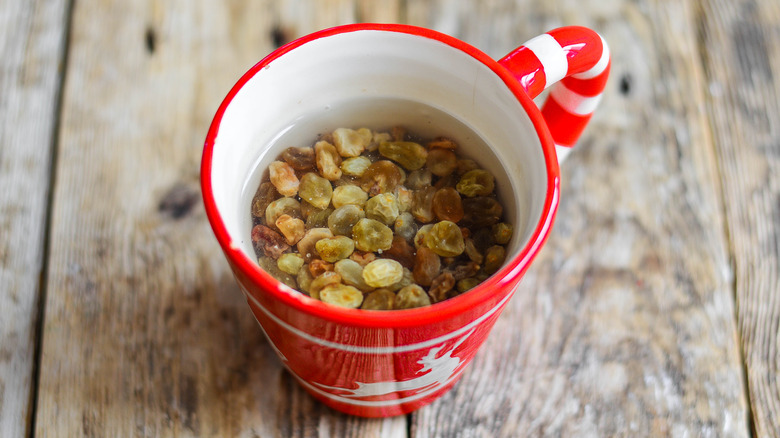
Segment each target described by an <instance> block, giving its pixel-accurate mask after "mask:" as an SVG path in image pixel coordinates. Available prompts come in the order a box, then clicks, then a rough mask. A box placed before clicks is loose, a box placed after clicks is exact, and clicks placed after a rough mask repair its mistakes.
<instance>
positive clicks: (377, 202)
mask: <svg viewBox="0 0 780 438" xmlns="http://www.w3.org/2000/svg"><path fill="white" fill-rule="evenodd" d="M365 209H366V217H367V218H369V219H374V220H377V221H379V222H382V223H383V224H385V225H392V224H393V223H394V222H395V218H397V217H398V201H397V200H396V198H395V195H394V194H392V193H382V194H379V195H376V196H374V197H373V198H371V199H369V200H368V201H367V202H366V206H365Z"/></svg>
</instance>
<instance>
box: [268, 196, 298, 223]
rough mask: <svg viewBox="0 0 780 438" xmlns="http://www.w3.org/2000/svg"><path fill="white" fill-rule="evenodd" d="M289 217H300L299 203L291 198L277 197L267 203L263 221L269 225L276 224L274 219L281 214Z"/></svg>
mask: <svg viewBox="0 0 780 438" xmlns="http://www.w3.org/2000/svg"><path fill="white" fill-rule="evenodd" d="M285 214H286V215H288V216H290V217H295V218H300V217H301V204H300V202H298V201H296V200H295V199H293V198H279V199H277V200H276V201H273V202H271V203H270V204H268V207H267V208H266V209H265V223H266V224H267V225H268V226H269V227H270V226H274V227H275V226H276V220H277V219H279V217H280V216H282V215H285Z"/></svg>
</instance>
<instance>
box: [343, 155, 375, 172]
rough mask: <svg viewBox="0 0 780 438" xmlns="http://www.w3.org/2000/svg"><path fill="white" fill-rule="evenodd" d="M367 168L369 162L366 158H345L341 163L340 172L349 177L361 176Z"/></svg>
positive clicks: (369, 164)
mask: <svg viewBox="0 0 780 438" xmlns="http://www.w3.org/2000/svg"><path fill="white" fill-rule="evenodd" d="M369 166H371V160H369V159H368V158H366V157H362V156H361V157H352V158H347V159H346V160H344V161H342V162H341V172H342V173H343V174H344V175H349V176H363V173H364V172H365V171H366V169H368V168H369Z"/></svg>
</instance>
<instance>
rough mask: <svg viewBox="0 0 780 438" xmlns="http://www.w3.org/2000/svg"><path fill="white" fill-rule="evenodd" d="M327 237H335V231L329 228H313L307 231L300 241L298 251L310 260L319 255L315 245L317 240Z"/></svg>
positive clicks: (305, 258)
mask: <svg viewBox="0 0 780 438" xmlns="http://www.w3.org/2000/svg"><path fill="white" fill-rule="evenodd" d="M325 237H333V233H332V232H331V231H330V230H329V229H327V228H312V229H311V230H308V231H306V234H304V235H303V238H302V239H301V240H299V241H298V245H297V248H298V253H299V254H300V255H302V256H303V259H304V260H306V261H307V262H310V261H311V260H312V258H314V257H315V256H316V255H317V250H316V247H315V245H316V244H317V241H318V240H320V239H322V238H325Z"/></svg>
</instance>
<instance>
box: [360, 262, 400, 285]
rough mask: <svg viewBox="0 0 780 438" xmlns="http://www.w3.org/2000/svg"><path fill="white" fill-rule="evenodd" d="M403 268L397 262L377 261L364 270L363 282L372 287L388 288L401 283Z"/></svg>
mask: <svg viewBox="0 0 780 438" xmlns="http://www.w3.org/2000/svg"><path fill="white" fill-rule="evenodd" d="M403 275H404V270H403V266H401V264H400V263H398V262H397V261H395V260H390V259H377V260H374V261H373V262H371V263H369V264H367V265H366V267H365V268H363V280H365V281H366V284H368V285H369V286H371V287H388V286H391V285H393V284H395V283H398V282H399V281H401V279H402V278H403Z"/></svg>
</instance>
